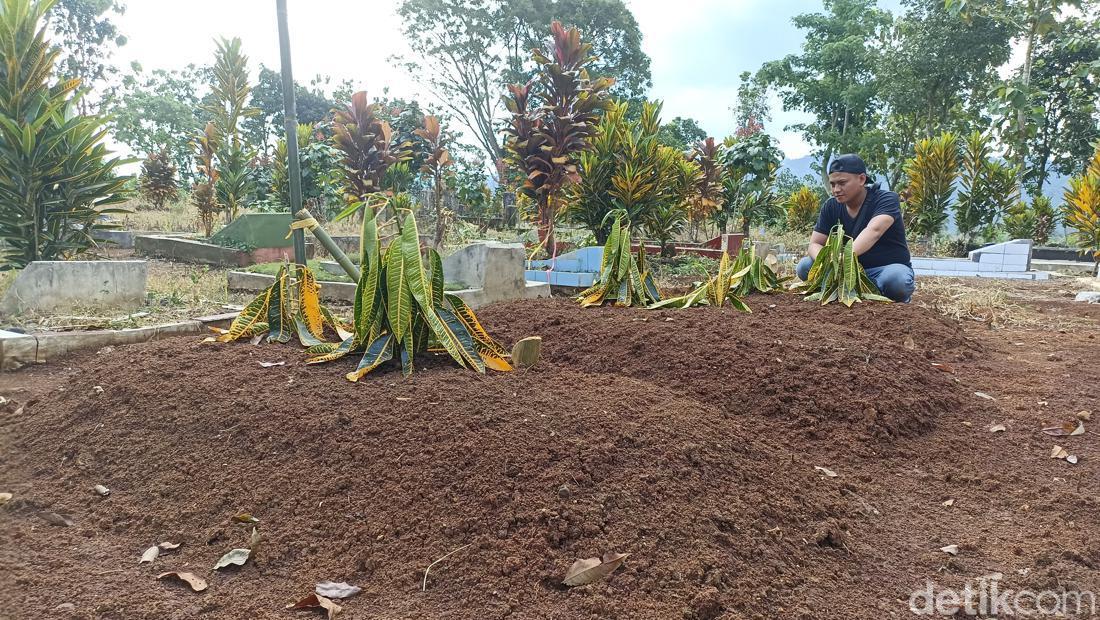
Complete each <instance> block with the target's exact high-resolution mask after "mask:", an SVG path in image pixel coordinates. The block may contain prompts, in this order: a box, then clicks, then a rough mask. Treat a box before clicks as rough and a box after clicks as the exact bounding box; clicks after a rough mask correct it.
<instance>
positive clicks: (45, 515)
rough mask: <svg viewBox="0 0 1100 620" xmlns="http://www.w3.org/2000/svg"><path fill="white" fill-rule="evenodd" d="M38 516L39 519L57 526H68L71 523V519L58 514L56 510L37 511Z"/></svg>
mask: <svg viewBox="0 0 1100 620" xmlns="http://www.w3.org/2000/svg"><path fill="white" fill-rule="evenodd" d="M38 516H39V517H41V519H42V520H43V521H45V522H46V523H49V524H50V525H58V526H61V527H69V526H70V525H72V524H73V520H72V519H70V518H68V517H66V516H63V515H59V514H57V513H56V512H40V513H38Z"/></svg>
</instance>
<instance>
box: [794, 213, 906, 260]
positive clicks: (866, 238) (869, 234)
mask: <svg viewBox="0 0 1100 620" xmlns="http://www.w3.org/2000/svg"><path fill="white" fill-rule="evenodd" d="M893 225H894V217H893V216H892V215H876V216H875V217H873V218H871V221H870V222H867V228H864V229H863V232H861V233H859V236H858V237H856V240H855V241H853V242H852V252H854V253H855V255H856V256H862V255H863V253H864V252H866V251H867V250H870V249H871V248H873V247H875V244H876V243H878V240H879V239H881V238H882V235H883V234H884V233H885V232H886V231H887V230H888V229H889V228H890V227H891V226H893ZM814 234H815V235H816V234H817V233H816V232H815V233H814ZM810 244H811V245H810V247H813V239H811V240H810Z"/></svg>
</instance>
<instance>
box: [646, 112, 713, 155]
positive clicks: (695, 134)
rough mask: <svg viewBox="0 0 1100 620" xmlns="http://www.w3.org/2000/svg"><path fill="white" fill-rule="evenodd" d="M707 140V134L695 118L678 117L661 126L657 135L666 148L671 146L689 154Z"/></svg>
mask: <svg viewBox="0 0 1100 620" xmlns="http://www.w3.org/2000/svg"><path fill="white" fill-rule="evenodd" d="M706 139H707V132H705V131H703V128H702V127H700V126H699V123H698V122H697V121H696V120H695V119H694V118H684V117H682V116H677V117H676V118H674V119H672V120H671V121H669V122H667V123H665V124H663V125H661V131H660V132H658V134H657V140H659V141H660V142H661V144H663V145H665V146H670V147H672V148H674V149H676V150H677V151H680V152H681V153H683V152H687V151H688V150H690V149H691V147H692V146H693V145H695V144H697V143H698V142H700V141H702V140H706Z"/></svg>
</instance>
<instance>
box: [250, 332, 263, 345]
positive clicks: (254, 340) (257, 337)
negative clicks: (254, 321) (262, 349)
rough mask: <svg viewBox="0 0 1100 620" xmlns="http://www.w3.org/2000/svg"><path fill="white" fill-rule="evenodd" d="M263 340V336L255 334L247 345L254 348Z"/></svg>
mask: <svg viewBox="0 0 1100 620" xmlns="http://www.w3.org/2000/svg"><path fill="white" fill-rule="evenodd" d="M263 339H264V335H263V334H257V335H255V336H253V337H252V339H251V340H249V341H248V344H250V345H252V346H256V345H258V344H260V341H261V340H263Z"/></svg>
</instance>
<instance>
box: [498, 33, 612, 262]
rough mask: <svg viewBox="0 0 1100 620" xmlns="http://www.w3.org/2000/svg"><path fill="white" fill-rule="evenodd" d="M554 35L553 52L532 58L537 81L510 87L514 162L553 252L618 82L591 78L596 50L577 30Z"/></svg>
mask: <svg viewBox="0 0 1100 620" xmlns="http://www.w3.org/2000/svg"><path fill="white" fill-rule="evenodd" d="M550 33H551V35H552V37H553V44H552V47H551V49H550V53H549V54H546V53H544V52H543V51H542V50H538V49H536V50H534V52H533V54H532V56H533V58H534V60H535V62H536V63H537V64H538V69H537V73H536V76H535V79H533V80H531V81H530V82H527V83H526V84H513V85H511V86H509V87H508V90H509V95H508V96H506V97H505V104H506V105H507V106H508V111H509V112H510V113H511V119H510V122H509V124H508V126H507V127H506V129H505V132H506V134H507V147H508V151H509V153H510V158H511V160H512V162H513V163H514V164H515V165H516V167H517V168H518V169H519V170H521V171H523V173H524V175H525V177H526V178H525V180H524V182H523V185H522V186H521V187H520V188H519V191H520V192H521V193H523V194H524V195H526V196H528V197H529V198H531V199H532V200H534V201H535V203H536V205H537V209H538V235H539V242H540V244H541V245H542V246H544V247H546V248H548V249H550V250H552V249H553V248H554V220H555V216H556V215H557V210H558V201H559V199H560V196H559V194H560V192H561V189H562V187H563V186H564V185H566V184H567V183H571V182H575V181H577V180H578V174H577V165H578V161H577V158H578V155H579V154H580V153H581V152H582V151H584V150H587V149H588V148H589V145H588V141H589V139H590V138H591V137H592V135H593V134H594V133H595V130H596V129H595V128H596V121H597V120H598V117H599V113H600V112H601V111H602V110H604V109H605V108H606V107H607V106H608V105H609V100H608V93H607V91H608V89H609V88H610V87H611V85H612V84H613V83H614V80H612V79H610V78H596V79H589V76H588V69H587V67H588V66H589V65H591V64H592V62H593V61H594V60H595V58H594V57H593V56H592V45H591V44H589V43H582V42H581V34H580V32H579V31H578V30H577V29H576V28H570V29H569V30H566V29H565V28H564V27H563V26H562V25H561V23H560V22H557V21H555V22H553V23H552V24H551V25H550Z"/></svg>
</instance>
